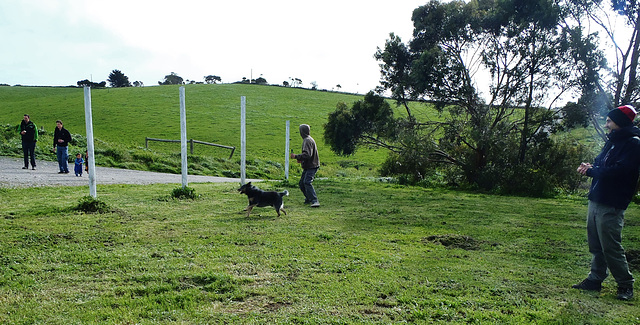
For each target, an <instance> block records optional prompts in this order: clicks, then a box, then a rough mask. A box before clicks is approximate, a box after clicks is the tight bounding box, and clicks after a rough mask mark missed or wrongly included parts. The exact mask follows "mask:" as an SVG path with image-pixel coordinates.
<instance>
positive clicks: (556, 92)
mask: <svg viewBox="0 0 640 325" xmlns="http://www.w3.org/2000/svg"><path fill="white" fill-rule="evenodd" d="M412 20H413V24H414V31H413V38H412V39H411V40H410V41H409V42H407V43H404V42H403V41H402V40H401V39H400V38H399V37H398V36H396V35H394V34H391V35H390V39H388V40H387V41H386V43H385V46H384V48H379V49H378V51H377V52H376V54H375V57H376V59H378V60H379V61H380V68H381V77H382V78H381V85H380V89H379V90H380V91H389V92H390V93H391V96H392V97H393V99H395V100H396V102H397V103H398V104H399V105H403V107H404V108H405V110H406V113H407V118H405V119H403V121H401V122H399V123H396V125H397V126H398V127H401V128H403V130H402V131H401V132H400V131H397V132H393V134H394V135H395V136H396V138H394V139H390V138H387V139H386V140H387V141H388V142H395V146H396V147H397V146H398V145H399V146H400V147H406V148H408V149H409V148H411V146H410V145H408V144H409V143H410V141H401V140H399V138H397V137H398V136H399V135H404V136H405V137H408V138H411V139H414V142H420V143H422V144H423V145H422V146H421V149H422V150H428V152H425V153H423V154H422V155H416V151H415V150H408V152H411V153H412V155H414V156H413V159H423V160H424V161H425V163H426V164H434V163H446V164H450V165H453V166H454V167H455V168H456V169H458V170H460V171H461V174H462V176H463V178H464V180H465V181H466V182H468V183H471V184H476V185H479V186H482V187H486V188H495V187H497V186H502V185H500V180H501V179H503V178H505V177H507V178H508V177H510V176H511V177H517V176H522V175H524V176H526V177H531V178H532V179H534V180H535V179H536V177H534V176H532V175H533V174H534V173H535V172H537V171H544V175H545V176H553V174H554V173H556V174H557V173H559V172H562V173H566V172H568V170H567V169H566V168H565V167H564V166H559V167H556V168H559V169H560V170H553V167H552V166H549V165H548V164H549V163H550V160H549V159H548V158H549V150H551V151H553V150H556V151H554V152H557V150H558V147H557V146H556V147H555V149H553V148H554V144H553V141H552V140H551V139H550V138H549V136H548V135H549V133H550V132H552V131H553V130H554V128H555V121H556V116H555V114H556V110H555V109H553V107H554V106H555V105H557V103H558V100H559V98H561V96H562V95H564V94H567V93H568V92H571V91H578V90H579V89H580V85H581V82H582V80H583V79H584V77H585V71H587V70H588V69H585V66H586V65H591V64H593V62H588V61H584V60H581V59H580V57H579V56H578V55H577V54H576V53H577V52H578V51H579V50H580V49H584V48H586V47H585V46H584V44H585V43H588V42H589V41H590V39H589V38H588V37H583V36H582V34H581V33H579V32H576V31H575V30H572V29H571V28H569V27H568V26H566V25H564V22H565V21H566V20H567V10H565V7H564V5H563V4H562V3H559V2H557V1H553V0H529V1H522V0H473V1H469V2H465V1H455V0H454V1H450V2H440V1H436V0H432V1H430V2H428V3H427V4H425V5H424V6H421V7H419V8H417V9H415V10H414V12H413V15H412ZM576 42H577V43H578V44H581V46H580V47H578V46H577V44H576ZM593 69H596V70H597V68H593ZM415 100H423V101H424V100H427V101H429V102H430V103H431V104H432V105H433V106H434V107H435V108H436V109H437V110H438V112H440V113H441V118H439V119H435V120H426V119H425V118H424V117H421V118H417V117H416V116H414V112H412V110H411V109H410V105H409V101H415ZM425 120H426V122H425ZM418 121H421V122H418ZM424 144H428V145H424ZM414 147H415V146H414ZM563 150H564V149H563ZM560 156H561V155H560ZM574 158H575V157H574ZM557 159H563V158H562V157H557ZM405 161H406V159H405ZM555 162H556V163H557V162H558V161H555ZM571 169H573V166H572V165H571ZM541 175H542V174H540V175H538V176H541ZM524 176H523V177H524ZM537 178H539V177H537Z"/></svg>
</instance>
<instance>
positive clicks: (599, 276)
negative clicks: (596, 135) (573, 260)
mask: <svg viewBox="0 0 640 325" xmlns="http://www.w3.org/2000/svg"><path fill="white" fill-rule="evenodd" d="M636 114H637V112H636V110H635V108H634V107H633V106H631V105H625V106H620V107H618V108H615V109H613V110H611V111H610V112H609V114H607V121H606V124H605V128H606V129H608V130H609V131H610V133H609V135H608V138H609V139H608V140H607V142H606V143H605V145H604V147H603V148H602V151H601V152H600V154H599V155H598V156H597V157H596V159H595V160H594V163H593V165H592V164H589V163H582V164H580V167H578V172H579V173H580V174H582V175H586V176H589V177H591V178H592V180H591V188H590V189H589V207H588V212H587V241H588V244H589V252H590V253H591V254H592V256H593V258H592V260H591V272H589V275H588V276H587V278H586V279H584V280H583V281H582V282H580V283H578V284H575V285H573V286H572V287H573V288H575V289H582V290H591V291H600V290H602V281H604V279H605V278H606V277H607V275H608V271H610V272H611V275H613V277H614V279H615V280H616V282H617V284H618V294H617V296H616V298H617V299H620V300H631V299H632V298H633V283H634V278H633V275H632V274H631V272H630V271H629V265H628V263H627V257H626V255H625V252H624V248H623V247H622V244H621V241H622V227H623V224H624V212H625V210H626V209H627V207H628V206H629V203H631V199H632V198H633V196H634V195H635V194H636V190H637V185H638V174H639V168H640V129H638V128H637V127H635V126H633V119H634V118H635V117H636ZM607 269H608V271H607Z"/></svg>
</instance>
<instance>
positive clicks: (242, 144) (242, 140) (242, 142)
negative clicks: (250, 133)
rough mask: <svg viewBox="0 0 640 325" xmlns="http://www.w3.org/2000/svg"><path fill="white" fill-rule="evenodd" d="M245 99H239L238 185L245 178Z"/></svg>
mask: <svg viewBox="0 0 640 325" xmlns="http://www.w3.org/2000/svg"><path fill="white" fill-rule="evenodd" d="M246 125H247V98H246V97H245V96H242V97H240V184H242V185H244V182H245V179H246V177H247V171H246V169H247V162H246V160H247V126H246Z"/></svg>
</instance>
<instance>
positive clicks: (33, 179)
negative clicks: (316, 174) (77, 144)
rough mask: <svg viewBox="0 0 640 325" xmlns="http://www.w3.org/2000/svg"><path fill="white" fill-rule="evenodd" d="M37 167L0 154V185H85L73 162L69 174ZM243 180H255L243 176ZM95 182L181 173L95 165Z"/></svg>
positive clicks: (166, 178) (144, 180) (170, 179)
mask: <svg viewBox="0 0 640 325" xmlns="http://www.w3.org/2000/svg"><path fill="white" fill-rule="evenodd" d="M36 164H37V169H36V170H31V169H22V166H23V162H22V159H19V158H9V157H0V187H36V186H88V185H89V175H88V174H87V173H86V172H85V173H83V175H82V177H77V176H76V175H75V174H74V173H73V163H70V165H69V171H70V173H69V174H58V163H57V162H53V161H36ZM187 181H188V182H189V183H221V182H226V183H237V184H239V183H240V179H239V178H227V177H213V176H198V175H189V176H188V178H187ZM247 181H248V182H249V181H254V182H255V181H258V180H255V179H247ZM96 182H97V184H156V183H176V184H182V176H181V175H177V174H165V173H156V172H145V171H138V170H130V169H119V168H108V167H96Z"/></svg>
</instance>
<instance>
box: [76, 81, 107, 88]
mask: <svg viewBox="0 0 640 325" xmlns="http://www.w3.org/2000/svg"><path fill="white" fill-rule="evenodd" d="M76 84H77V85H78V87H90V88H104V87H106V86H107V82H106V81H101V82H97V83H96V82H92V81H89V79H84V80H80V81H78V82H77V83H76Z"/></svg>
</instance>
